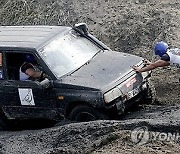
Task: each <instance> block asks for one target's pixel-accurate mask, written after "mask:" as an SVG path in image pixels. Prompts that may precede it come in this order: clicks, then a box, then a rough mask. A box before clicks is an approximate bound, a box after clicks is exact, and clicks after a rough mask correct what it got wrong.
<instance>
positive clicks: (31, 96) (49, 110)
mask: <svg viewBox="0 0 180 154" xmlns="http://www.w3.org/2000/svg"><path fill="white" fill-rule="evenodd" d="M8 54H12V55H13V56H12V55H11V56H9V55H8V56H5V57H6V58H8V57H16V56H17V57H19V56H21V55H16V54H17V53H16V54H15V53H8ZM6 60H7V59H6ZM9 61H10V60H9ZM9 65H11V66H9ZM12 67H16V64H13V63H12V64H11V63H8V60H7V62H6V69H5V74H6V77H5V79H4V80H3V82H2V83H1V86H2V88H3V95H4V97H5V99H4V100H3V110H4V112H5V113H6V115H7V116H8V118H10V119H27V118H30V119H33V118H45V119H47V118H48V119H54V117H56V116H57V114H58V112H57V107H56V104H57V103H56V101H57V100H56V97H55V93H54V90H53V87H52V86H51V87H48V88H44V87H43V86H42V85H41V83H40V82H38V81H31V80H26V81H20V80H19V79H16V78H15V79H14V77H13V78H12V77H11V76H10V74H15V73H14V72H13V73H12V71H9V69H11V68H12ZM12 70H15V69H12Z"/></svg>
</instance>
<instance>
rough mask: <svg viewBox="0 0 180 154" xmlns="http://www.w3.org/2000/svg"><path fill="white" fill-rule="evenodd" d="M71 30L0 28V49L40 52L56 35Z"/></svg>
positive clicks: (24, 27) (62, 28) (62, 27)
mask: <svg viewBox="0 0 180 154" xmlns="http://www.w3.org/2000/svg"><path fill="white" fill-rule="evenodd" d="M70 29H71V28H70V27H65V26H0V48H32V49H36V50H38V49H40V48H41V47H42V46H44V45H45V44H46V43H47V42H48V41H49V40H51V39H53V38H54V37H55V36H56V35H58V34H60V33H62V32H64V31H67V30H70Z"/></svg>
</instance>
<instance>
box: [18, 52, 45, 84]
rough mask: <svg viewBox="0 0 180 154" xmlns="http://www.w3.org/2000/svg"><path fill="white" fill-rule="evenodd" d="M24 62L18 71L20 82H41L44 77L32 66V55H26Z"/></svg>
mask: <svg viewBox="0 0 180 154" xmlns="http://www.w3.org/2000/svg"><path fill="white" fill-rule="evenodd" d="M25 59H26V61H25V62H24V63H23V64H22V65H21V67H20V69H19V77H20V80H22V81H23V80H33V81H34V80H41V79H42V78H43V76H44V73H43V72H42V71H39V70H37V68H36V67H35V66H34V64H35V63H36V60H35V58H34V56H33V55H31V54H26V55H25Z"/></svg>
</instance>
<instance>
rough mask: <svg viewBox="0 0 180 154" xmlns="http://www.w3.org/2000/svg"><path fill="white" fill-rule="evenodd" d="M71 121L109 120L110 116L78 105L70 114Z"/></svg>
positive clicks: (86, 106)
mask: <svg viewBox="0 0 180 154" xmlns="http://www.w3.org/2000/svg"><path fill="white" fill-rule="evenodd" d="M69 118H70V120H73V121H78V122H85V121H94V120H100V119H101V120H105V119H109V117H108V115H106V114H104V113H101V112H99V111H97V110H96V109H94V108H93V107H91V106H88V105H78V106H76V107H75V108H74V109H73V110H72V111H71V113H70V116H69Z"/></svg>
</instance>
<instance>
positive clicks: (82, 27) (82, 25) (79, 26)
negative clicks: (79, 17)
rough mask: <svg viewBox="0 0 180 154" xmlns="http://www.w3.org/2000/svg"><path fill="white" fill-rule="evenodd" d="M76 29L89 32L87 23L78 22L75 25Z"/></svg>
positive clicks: (84, 32) (85, 32)
mask: <svg viewBox="0 0 180 154" xmlns="http://www.w3.org/2000/svg"><path fill="white" fill-rule="evenodd" d="M73 29H74V30H77V31H79V32H81V33H83V34H85V35H87V34H88V26H87V24H86V23H78V24H75V25H74V27H73Z"/></svg>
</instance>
